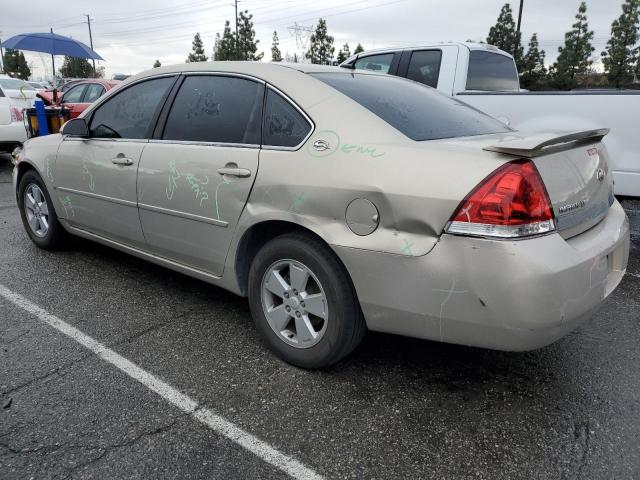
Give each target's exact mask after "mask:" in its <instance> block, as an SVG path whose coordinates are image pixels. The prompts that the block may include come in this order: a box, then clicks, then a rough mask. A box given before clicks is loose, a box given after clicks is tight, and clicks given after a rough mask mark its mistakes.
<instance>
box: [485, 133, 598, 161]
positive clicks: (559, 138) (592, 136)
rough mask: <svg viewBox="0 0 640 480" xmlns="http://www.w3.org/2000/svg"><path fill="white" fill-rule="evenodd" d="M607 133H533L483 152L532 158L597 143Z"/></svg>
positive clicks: (503, 142) (507, 139)
mask: <svg viewBox="0 0 640 480" xmlns="http://www.w3.org/2000/svg"><path fill="white" fill-rule="evenodd" d="M607 133H609V129H608V128H598V129H595V130H584V131H577V132H569V133H565V134H562V135H558V134H557V133H535V134H532V135H527V136H522V137H515V136H508V137H505V138H504V139H502V140H501V141H500V142H499V143H497V144H495V145H489V146H487V147H484V148H483V150H488V151H490V152H498V153H506V154H508V155H517V156H519V157H526V158H533V157H538V156H540V155H544V154H546V153H550V152H551V151H554V152H557V151H562V150H568V149H570V148H573V147H574V146H575V145H576V144H578V143H596V142H599V141H600V140H602V139H603V138H604V136H605V135H606V134H607Z"/></svg>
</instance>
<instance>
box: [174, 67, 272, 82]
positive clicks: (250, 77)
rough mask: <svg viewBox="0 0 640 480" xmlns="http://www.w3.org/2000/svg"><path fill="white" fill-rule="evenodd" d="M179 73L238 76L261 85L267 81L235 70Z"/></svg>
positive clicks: (182, 73) (186, 72) (185, 74)
mask: <svg viewBox="0 0 640 480" xmlns="http://www.w3.org/2000/svg"><path fill="white" fill-rule="evenodd" d="M180 75H184V76H191V75H205V76H207V75H208V76H210V77H211V76H216V77H238V78H244V79H246V80H253V81H254V82H258V83H261V84H262V85H266V83H267V82H265V81H264V80H262V79H261V78H258V77H254V76H252V75H247V74H246V73H235V72H219V71H217V70H211V71H203V70H200V71H196V72H193V71H184V72H180Z"/></svg>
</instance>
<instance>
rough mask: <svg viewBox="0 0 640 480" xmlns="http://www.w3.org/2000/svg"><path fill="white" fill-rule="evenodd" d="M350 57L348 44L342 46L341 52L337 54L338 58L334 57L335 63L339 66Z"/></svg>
mask: <svg viewBox="0 0 640 480" xmlns="http://www.w3.org/2000/svg"><path fill="white" fill-rule="evenodd" d="M350 56H351V50H350V49H349V44H348V43H345V44H344V45H343V46H342V50H340V51H339V52H338V56H337V57H336V62H338V65H340V64H341V63H342V62H344V61H345V60H346V59H347V58H349V57H350Z"/></svg>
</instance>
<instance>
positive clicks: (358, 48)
mask: <svg viewBox="0 0 640 480" xmlns="http://www.w3.org/2000/svg"><path fill="white" fill-rule="evenodd" d="M362 52H364V48H362V45H360V44H359V43H358V46H357V47H356V49H355V50H354V51H353V54H354V55H357V54H359V53H362Z"/></svg>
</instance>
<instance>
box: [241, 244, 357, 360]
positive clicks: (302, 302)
mask: <svg viewBox="0 0 640 480" xmlns="http://www.w3.org/2000/svg"><path fill="white" fill-rule="evenodd" d="M249 304H250V307H251V314H252V316H253V320H254V322H255V324H256V327H257V329H258V331H259V332H260V333H261V335H262V337H263V338H264V340H265V341H266V343H267V345H268V346H269V347H270V348H271V350H273V351H274V352H275V353H276V355H278V356H279V357H280V358H282V359H283V360H285V361H286V362H288V363H291V364H293V365H296V366H298V367H302V368H323V367H328V366H330V365H332V364H334V363H336V362H338V361H339V360H341V359H343V358H344V357H346V356H347V355H348V354H349V353H351V351H353V349H355V348H356V347H357V346H358V344H359V343H360V341H361V340H362V338H363V337H364V334H365V333H366V325H365V322H364V318H363V317H362V312H361V310H360V304H359V303H358V299H357V296H356V294H355V289H354V288H353V285H352V283H351V279H350V278H349V275H348V273H347V271H346V269H345V268H344V266H343V265H342V264H341V263H340V261H339V260H338V258H337V257H336V256H335V254H334V253H333V252H332V251H331V250H330V249H329V248H328V247H327V246H326V245H325V244H324V243H322V242H321V241H320V240H318V239H317V238H315V237H314V236H312V235H309V234H305V233H288V234H284V235H281V236H279V237H276V238H274V239H273V240H271V241H270V242H268V243H267V244H266V245H264V246H263V247H262V249H261V250H260V251H259V252H258V254H257V255H256V257H255V259H254V260H253V263H252V264H251V269H250V271H249Z"/></svg>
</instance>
